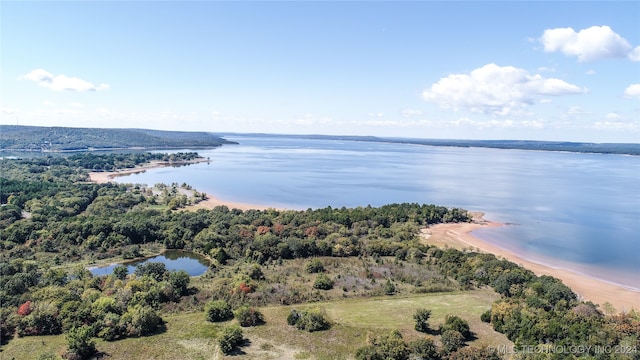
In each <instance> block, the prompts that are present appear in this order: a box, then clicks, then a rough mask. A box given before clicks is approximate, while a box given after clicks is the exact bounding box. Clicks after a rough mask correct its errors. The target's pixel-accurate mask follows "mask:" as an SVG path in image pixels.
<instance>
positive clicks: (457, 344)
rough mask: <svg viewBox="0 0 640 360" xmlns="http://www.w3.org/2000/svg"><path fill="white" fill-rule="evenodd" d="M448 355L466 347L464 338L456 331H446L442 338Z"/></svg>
mask: <svg viewBox="0 0 640 360" xmlns="http://www.w3.org/2000/svg"><path fill="white" fill-rule="evenodd" d="M440 341H441V342H442V348H443V350H444V351H445V352H446V353H452V352H454V351H456V350H458V349H460V348H461V347H463V346H464V336H462V334H461V333H460V332H458V331H456V330H446V331H445V332H443V333H442V337H441V338H440Z"/></svg>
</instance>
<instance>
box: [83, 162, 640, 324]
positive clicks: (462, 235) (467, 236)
mask: <svg viewBox="0 0 640 360" xmlns="http://www.w3.org/2000/svg"><path fill="white" fill-rule="evenodd" d="M198 160H201V159H198ZM205 161H206V160H205ZM197 162H202V161H195V162H193V163H197ZM164 166H167V165H164V164H161V163H157V162H156V163H152V164H150V165H146V166H142V167H139V168H135V169H128V170H122V171H115V172H91V173H89V176H90V179H91V181H93V182H96V183H107V182H110V181H113V179H114V178H115V177H117V176H125V175H130V174H134V173H139V172H143V171H146V170H149V169H154V168H159V167H164ZM216 206H227V207H228V208H230V209H233V208H236V209H239V210H243V211H245V210H252V209H253V210H267V209H277V208H275V207H273V206H266V205H259V204H249V203H241V202H232V201H227V200H223V199H220V198H218V197H216V196H212V195H211V194H207V199H206V200H204V201H201V202H199V203H198V204H196V205H191V206H188V207H186V209H187V210H197V209H213V208H215V207H216ZM277 210H284V209H277ZM473 215H474V216H473V221H472V222H470V223H445V224H436V225H432V226H430V227H429V228H426V229H422V231H421V233H420V236H421V238H422V242H423V243H425V244H428V245H435V246H438V247H441V248H445V247H452V248H456V249H459V250H464V249H469V248H472V249H474V250H479V251H481V252H485V253H490V254H493V255H495V256H496V257H499V258H504V259H507V260H509V261H511V262H513V263H516V264H519V265H521V266H523V267H524V268H526V269H529V270H531V271H533V272H534V273H535V274H536V275H549V276H553V277H556V278H558V279H560V280H562V282H563V283H564V284H565V285H567V286H569V287H570V288H571V289H572V290H573V291H574V292H575V293H576V294H578V296H579V298H580V299H581V300H585V301H592V302H593V303H595V304H599V305H600V306H601V307H602V306H603V305H604V304H605V303H609V304H611V305H613V306H614V307H615V308H616V311H618V312H621V311H624V312H626V311H629V310H631V309H636V310H640V291H636V290H632V289H629V288H626V287H624V286H622V285H618V284H614V283H611V282H607V281H605V280H602V279H598V278H595V277H592V276H588V275H585V274H580V273H577V272H574V271H571V270H568V269H559V268H554V267H552V266H550V265H547V264H540V263H537V262H534V261H530V260H527V259H525V258H523V257H522V256H521V255H519V254H518V253H516V252H513V251H511V250H507V249H504V248H501V247H499V246H496V245H494V244H491V243H489V242H487V241H485V240H482V239H480V238H478V237H476V236H474V235H473V233H472V232H473V231H474V230H477V229H481V228H490V227H498V226H504V224H500V223H496V222H492V221H487V220H485V219H484V218H483V215H484V214H482V213H473Z"/></svg>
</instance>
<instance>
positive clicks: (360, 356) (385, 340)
mask: <svg viewBox="0 0 640 360" xmlns="http://www.w3.org/2000/svg"><path fill="white" fill-rule="evenodd" d="M409 355H410V352H409V347H408V346H407V343H405V342H404V340H403V339H402V334H400V332H399V331H397V330H394V331H392V332H390V333H389V334H387V335H384V336H381V337H379V338H374V339H372V340H371V343H370V345H367V346H365V347H361V348H360V349H358V350H357V351H356V359H357V360H406V359H409Z"/></svg>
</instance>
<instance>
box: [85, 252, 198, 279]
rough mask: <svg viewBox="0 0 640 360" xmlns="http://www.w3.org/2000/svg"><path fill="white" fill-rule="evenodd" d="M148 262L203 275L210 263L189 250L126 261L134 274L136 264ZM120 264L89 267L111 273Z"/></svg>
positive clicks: (98, 273)
mask: <svg viewBox="0 0 640 360" xmlns="http://www.w3.org/2000/svg"><path fill="white" fill-rule="evenodd" d="M148 262H159V263H163V264H165V266H166V267H167V270H169V271H178V270H184V271H186V272H187V273H188V274H189V275H191V276H199V275H202V274H204V273H205V271H207V269H208V268H209V263H208V262H207V261H206V260H205V259H204V258H203V257H201V256H199V255H197V254H194V253H191V252H187V251H166V252H164V253H163V254H162V255H158V256H154V257H151V258H148V259H142V260H136V261H132V262H128V263H126V265H127V270H129V274H133V272H134V271H135V270H136V266H138V265H140V264H144V263H148ZM118 265H119V264H112V265H109V266H102V267H95V268H91V269H89V271H91V273H92V274H93V275H96V276H102V275H109V274H111V273H112V272H113V268H115V267H116V266H118Z"/></svg>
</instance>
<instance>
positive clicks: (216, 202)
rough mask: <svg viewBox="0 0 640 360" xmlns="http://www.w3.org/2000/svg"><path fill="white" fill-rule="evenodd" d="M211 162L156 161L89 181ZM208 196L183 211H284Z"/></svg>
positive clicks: (96, 174) (91, 177)
mask: <svg viewBox="0 0 640 360" xmlns="http://www.w3.org/2000/svg"><path fill="white" fill-rule="evenodd" d="M209 161H210V160H207V159H205V158H201V159H197V160H195V161H182V162H174V163H167V162H163V161H155V162H152V163H151V164H148V165H144V166H140V167H136V168H133V169H126V170H119V171H100V172H97V171H91V172H89V180H90V181H92V182H94V183H97V184H105V183H108V182H111V181H113V179H115V178H116V177H119V176H128V175H131V174H137V173H141V172H145V171H147V170H151V169H158V168H163V167H167V166H173V165H187V164H197V163H201V162H209ZM204 194H205V195H206V197H207V198H206V199H205V200H203V201H201V202H199V203H197V204H195V205H189V206H186V207H185V208H184V209H183V210H191V211H196V210H198V209H213V208H215V207H216V206H223V205H224V206H226V207H228V208H229V209H239V210H242V211H245V210H269V209H275V210H284V209H279V208H276V207H273V206H267V205H258V204H249V203H242V202H234V201H227V200H223V199H220V198H218V197H217V196H214V195H211V194H209V193H204Z"/></svg>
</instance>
